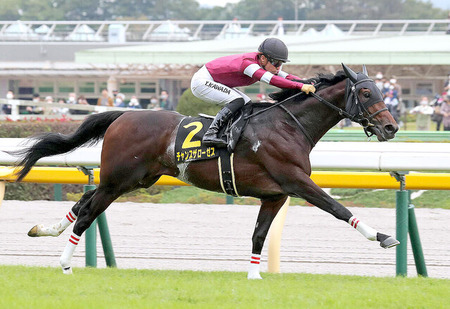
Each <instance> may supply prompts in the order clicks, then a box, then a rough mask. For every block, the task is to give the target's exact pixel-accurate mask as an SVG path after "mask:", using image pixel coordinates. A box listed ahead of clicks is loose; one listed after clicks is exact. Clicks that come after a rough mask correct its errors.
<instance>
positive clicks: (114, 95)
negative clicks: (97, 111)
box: [112, 89, 119, 106]
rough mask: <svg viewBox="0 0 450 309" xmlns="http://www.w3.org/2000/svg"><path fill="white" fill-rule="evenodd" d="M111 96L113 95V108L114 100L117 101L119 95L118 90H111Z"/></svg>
mask: <svg viewBox="0 0 450 309" xmlns="http://www.w3.org/2000/svg"><path fill="white" fill-rule="evenodd" d="M112 94H113V101H114V102H113V104H114V106H116V99H117V95H118V94H119V90H117V89H115V90H113V91H112Z"/></svg>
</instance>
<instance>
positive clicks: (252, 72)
mask: <svg viewBox="0 0 450 309" xmlns="http://www.w3.org/2000/svg"><path fill="white" fill-rule="evenodd" d="M244 74H245V75H247V76H249V77H251V78H253V79H257V80H259V81H262V82H264V83H266V84H269V85H272V86H275V87H278V88H287V89H302V87H303V83H298V82H294V81H291V80H288V79H286V78H284V77H281V76H279V75H274V74H272V73H270V72H269V71H266V70H264V69H263V68H261V67H260V66H259V65H258V64H256V63H250V64H249V65H248V66H246V67H245V69H244Z"/></svg>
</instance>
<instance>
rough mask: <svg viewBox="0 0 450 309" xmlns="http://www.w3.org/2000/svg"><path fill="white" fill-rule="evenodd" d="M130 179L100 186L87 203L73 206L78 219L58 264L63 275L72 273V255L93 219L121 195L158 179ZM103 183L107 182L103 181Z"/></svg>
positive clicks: (147, 185)
mask: <svg viewBox="0 0 450 309" xmlns="http://www.w3.org/2000/svg"><path fill="white" fill-rule="evenodd" d="M131 178H132V177H130V179H128V180H124V179H126V177H124V178H120V180H121V182H122V184H123V186H122V187H119V186H114V185H111V184H109V185H102V184H100V186H99V187H98V188H97V189H96V190H95V192H92V193H91V194H90V195H88V196H86V198H87V201H86V200H85V202H83V203H80V204H78V205H75V206H74V208H76V209H75V210H74V208H73V209H72V211H76V212H77V215H78V218H77V220H76V223H75V225H74V227H73V232H72V234H71V235H70V237H69V240H68V242H67V244H66V247H65V248H64V251H63V253H62V255H61V258H60V264H61V267H62V269H63V273H64V274H71V273H72V267H71V261H72V257H73V253H74V251H75V249H76V247H77V245H78V242H79V241H80V238H81V235H82V234H83V233H84V231H86V230H87V229H88V228H89V227H90V226H91V224H92V222H93V221H94V220H95V218H97V217H98V216H99V215H100V214H101V213H102V212H104V211H105V210H106V208H108V206H109V205H111V203H112V202H113V201H114V200H115V199H116V198H117V197H119V196H120V195H122V194H123V193H125V192H128V191H131V190H132V189H136V188H137V187H138V186H139V187H150V186H151V185H153V184H154V183H155V182H156V181H157V180H158V179H159V176H153V177H147V178H140V179H141V180H140V181H137V180H136V178H135V179H131ZM105 183H108V182H107V181H105ZM90 192H91V191H90ZM83 197H84V196H83ZM80 202H81V200H80Z"/></svg>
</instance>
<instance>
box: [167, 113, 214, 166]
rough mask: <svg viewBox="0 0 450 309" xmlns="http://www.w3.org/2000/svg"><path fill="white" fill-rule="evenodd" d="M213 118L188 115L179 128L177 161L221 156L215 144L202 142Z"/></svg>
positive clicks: (176, 144)
mask: <svg viewBox="0 0 450 309" xmlns="http://www.w3.org/2000/svg"><path fill="white" fill-rule="evenodd" d="M211 122H212V119H206V118H201V117H186V118H184V119H183V120H182V121H181V123H180V126H179V128H178V132H177V137H176V139H175V162H176V163H177V164H178V163H184V162H192V161H199V160H208V159H213V158H216V157H218V156H219V152H218V151H217V149H216V147H214V146H204V145H203V144H202V138H203V135H204V134H205V133H206V130H207V129H208V128H209V125H210V124H211Z"/></svg>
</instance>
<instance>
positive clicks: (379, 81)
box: [375, 72, 383, 91]
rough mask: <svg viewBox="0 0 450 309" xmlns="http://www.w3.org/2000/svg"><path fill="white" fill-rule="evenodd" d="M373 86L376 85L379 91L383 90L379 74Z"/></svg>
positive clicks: (381, 76)
mask: <svg viewBox="0 0 450 309" xmlns="http://www.w3.org/2000/svg"><path fill="white" fill-rule="evenodd" d="M375 85H377V87H378V89H380V91H381V90H382V89H383V74H382V73H381V72H378V73H377V75H376V76H375Z"/></svg>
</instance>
